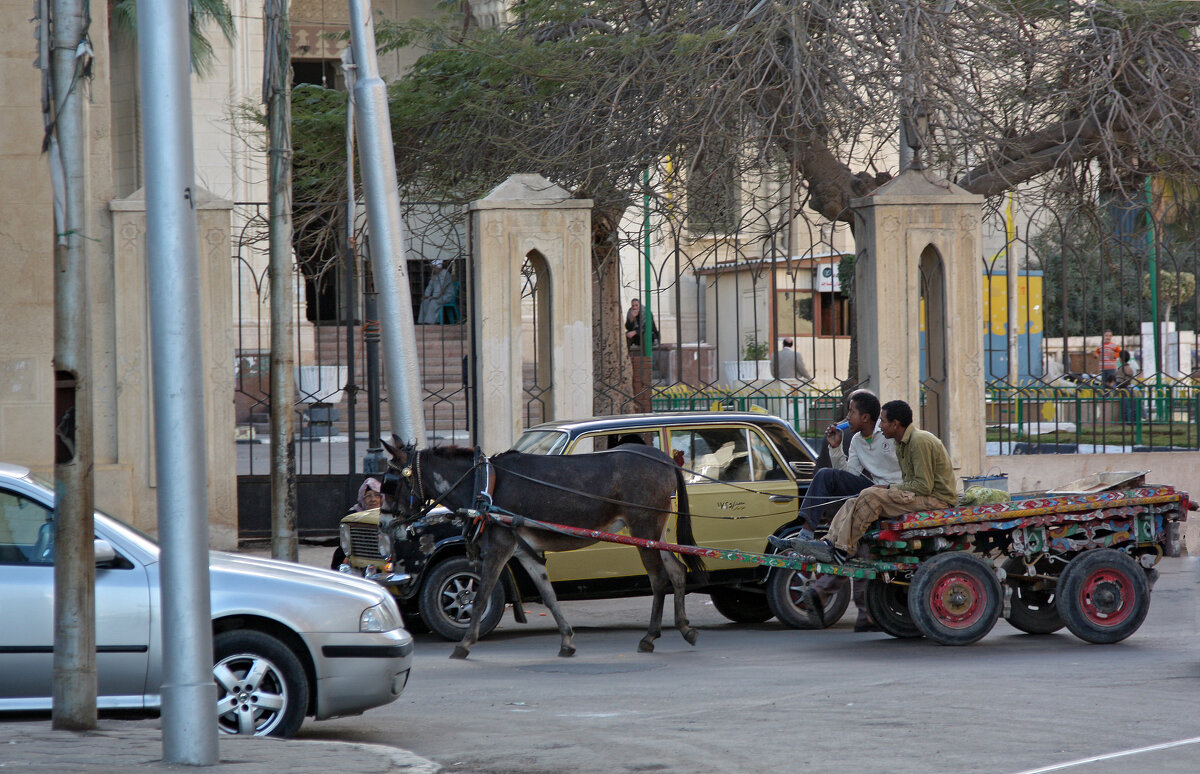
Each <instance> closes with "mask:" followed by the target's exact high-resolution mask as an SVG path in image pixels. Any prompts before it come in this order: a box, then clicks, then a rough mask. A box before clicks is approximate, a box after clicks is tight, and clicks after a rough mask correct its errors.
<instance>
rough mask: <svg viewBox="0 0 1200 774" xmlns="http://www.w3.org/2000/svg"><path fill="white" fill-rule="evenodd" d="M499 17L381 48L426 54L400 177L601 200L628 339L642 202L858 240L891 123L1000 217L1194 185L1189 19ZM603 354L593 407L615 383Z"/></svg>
mask: <svg viewBox="0 0 1200 774" xmlns="http://www.w3.org/2000/svg"><path fill="white" fill-rule="evenodd" d="M512 16H513V20H512V21H511V23H509V24H508V25H506V26H504V27H501V28H497V29H478V28H475V27H472V26H471V25H470V24H469V17H467V21H466V22H464V19H463V16H462V15H459V16H458V17H457V18H450V19H448V20H444V21H442V22H440V23H434V24H429V23H413V24H409V25H405V26H403V27H399V28H397V29H395V30H393V31H391V32H390V33H388V32H387V31H381V33H380V37H379V39H380V41H381V42H383V44H384V45H385V46H395V45H401V44H417V45H420V46H422V47H424V48H425V50H426V53H425V55H424V56H422V57H421V58H420V60H419V61H418V62H417V63H416V65H415V66H414V67H413V69H412V71H411V72H410V73H409V74H407V75H406V76H404V77H403V78H401V79H400V80H398V81H397V82H396V83H395V84H393V85H392V90H391V99H392V111H393V113H392V121H393V127H394V129H395V132H396V151H397V165H398V170H399V174H400V175H401V177H402V182H403V183H404V184H405V185H408V186H410V187H412V188H413V189H414V190H423V191H437V192H439V193H441V194H442V195H445V194H446V193H457V194H459V195H461V196H463V197H464V198H466V197H473V196H476V195H478V194H480V193H482V192H484V191H486V190H488V189H489V188H490V187H492V186H494V185H495V184H497V183H498V182H500V181H501V180H503V179H504V178H505V177H506V176H507V175H508V174H511V173H513V172H521V171H530V170H535V171H538V172H540V173H542V174H544V175H545V176H547V177H548V178H550V179H552V180H554V181H555V182H557V183H560V184H563V185H566V186H568V187H569V188H571V190H573V191H574V192H575V193H576V194H577V195H578V196H580V197H586V198H591V199H593V200H594V201H595V202H596V211H595V213H596V214H595V219H594V220H595V224H596V226H595V233H594V235H593V236H594V249H593V268H594V270H595V276H596V281H597V285H598V291H599V292H598V293H597V294H596V298H597V319H598V320H599V319H601V317H603V318H604V319H608V320H614V321H615V320H617V319H619V317H620V314H619V308H616V307H615V304H616V295H617V291H618V288H619V285H618V282H617V278H616V277H615V271H614V265H615V261H614V255H615V250H616V246H617V245H616V235H617V229H616V227H617V224H618V222H619V218H620V214H621V213H622V212H624V211H625V209H626V208H627V207H629V206H630V205H631V204H633V203H635V202H636V201H637V197H639V196H640V195H641V193H642V183H641V179H642V175H643V172H644V171H645V170H647V169H649V170H651V172H652V180H653V181H654V188H653V190H652V191H651V192H650V193H651V194H652V195H655V196H659V195H662V194H665V193H667V192H674V196H675V199H674V200H672V201H667V200H666V199H665V198H659V199H657V205H656V206H657V207H658V208H659V209H660V211H662V212H664V213H670V212H672V211H673V208H675V207H677V204H678V197H679V192H681V191H685V190H686V191H688V193H693V194H694V192H695V191H696V190H697V189H696V187H695V185H694V183H695V182H696V181H704V180H717V179H718V178H720V179H722V180H733V181H737V180H747V179H755V180H760V181H762V180H767V181H774V183H776V184H777V185H775V187H774V188H771V186H767V190H776V191H778V194H777V196H776V201H775V202H774V206H779V207H785V206H786V207H788V208H789V211H788V214H789V215H791V216H793V217H801V216H802V213H801V210H802V209H805V208H806V209H807V210H808V212H810V213H813V214H815V215H816V216H817V217H818V218H823V219H826V220H827V221H844V222H852V213H851V209H850V201H851V200H852V199H853V198H855V197H859V196H864V195H866V194H869V193H870V192H872V191H873V190H874V189H875V188H877V187H878V186H879V185H881V184H883V183H884V182H886V181H887V180H889V179H890V178H891V177H892V176H893V174H894V173H895V172H896V171H897V169H896V168H895V165H894V158H895V152H896V149H897V147H898V145H899V136H898V129H897V127H898V125H899V124H900V118H901V117H902V116H903V117H905V118H907V119H908V120H907V121H906V122H905V125H906V126H907V127H909V132H908V136H907V139H908V142H909V144H914V145H915V144H921V145H923V146H924V150H923V151H922V156H923V159H924V161H925V164H926V166H927V167H932V168H933V169H934V170H935V171H936V172H937V173H938V174H940V175H942V176H945V177H947V178H949V179H951V180H955V181H956V182H957V183H958V184H959V185H960V186H962V187H963V188H965V189H967V190H968V191H971V192H974V193H980V194H984V195H985V196H988V197H992V200H991V202H990V204H991V206H996V205H997V204H998V201H999V194H1001V193H1003V192H1005V191H1007V190H1009V189H1011V188H1012V187H1014V186H1017V185H1021V186H1022V195H1023V197H1024V198H1025V199H1027V200H1028V199H1032V198H1036V197H1038V196H1043V197H1045V198H1046V199H1047V201H1049V200H1050V199H1051V197H1054V198H1057V199H1070V200H1071V201H1072V202H1074V203H1076V204H1078V203H1085V204H1088V205H1089V206H1093V207H1095V208H1097V209H1099V208H1100V204H1099V203H1100V202H1102V201H1106V200H1110V199H1120V200H1125V201H1136V200H1138V197H1140V196H1141V191H1142V187H1143V182H1144V180H1145V178H1146V176H1148V175H1156V176H1165V177H1170V178H1172V179H1175V180H1179V181H1182V182H1183V184H1185V185H1194V184H1195V181H1196V180H1197V179H1198V177H1200V175H1198V172H1200V116H1198V115H1197V110H1198V108H1197V105H1200V99H1198V97H1200V42H1198V38H1197V36H1196V35H1195V34H1194V31H1195V29H1196V28H1197V26H1198V25H1200V7H1197V4H1192V3H1182V2H1161V1H1159V2H1154V1H1151V2H1130V1H1126V0H1093V1H1085V0H978V1H976V2H970V3H967V2H954V1H953V0H937V1H936V2H934V1H933V0H929V1H925V0H905V1H899V0H857V1H852V0H792V1H791V2H775V3H772V2H760V3H747V2H741V1H739V0H714V1H713V2H706V3H687V4H680V3H678V2H674V1H673V0H642V1H641V2H639V3H632V2H628V0H592V2H588V3H578V2H575V1H574V0H524V2H519V3H517V4H515V5H514V6H513V10H512ZM685 181H688V182H690V183H692V184H693V185H685ZM735 184H736V183H735ZM714 190H715V194H714V195H716V196H718V197H719V196H720V186H719V185H718V186H715V188H714ZM793 192H794V194H795V195H794V196H790V195H791V194H792V193H793ZM769 195H770V194H769V193H768V196H769ZM789 202H792V203H790V204H789ZM770 206H771V205H770V203H768V205H767V209H769V208H770ZM704 207H705V202H704V201H697V200H696V197H695V196H694V195H693V196H692V197H689V201H688V205H687V209H689V210H694V211H696V212H702V211H704ZM708 211H710V212H712V211H718V209H717V208H713V207H709V208H708ZM790 220H791V218H790V217H785V218H779V219H776V220H775V221H773V222H774V223H775V224H785V223H787V222H789V221H790ZM772 227H779V226H778V225H776V226H772ZM613 341H619V336H616V335H613V336H606V335H605V334H604V332H601V346H600V347H599V350H600V352H599V355H598V362H597V374H598V375H599V378H598V383H599V389H604V388H605V387H608V386H611V385H612V384H613V383H614V382H623V381H624V377H623V376H621V377H617V376H614V374H621V373H623V371H622V369H623V365H622V358H623V352H621V351H620V348H619V347H613V346H610V342H613ZM597 407H598V409H603V406H602V405H601V404H600V403H598V405H597Z"/></svg>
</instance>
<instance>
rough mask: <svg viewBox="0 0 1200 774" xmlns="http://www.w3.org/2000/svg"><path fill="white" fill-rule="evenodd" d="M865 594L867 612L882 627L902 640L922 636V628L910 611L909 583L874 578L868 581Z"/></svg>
mask: <svg viewBox="0 0 1200 774" xmlns="http://www.w3.org/2000/svg"><path fill="white" fill-rule="evenodd" d="M865 596H866V600H867V613H869V614H870V616H871V620H873V621H874V622H875V624H876V625H877V626H878V627H879V628H880V629H883V630H884V631H885V632H887V633H888V634H890V635H892V636H893V637H898V638H900V639H902V640H908V639H913V638H916V637H920V636H921V630H920V629H918V628H917V624H916V623H915V622H914V621H913V619H912V615H910V614H909V612H908V586H907V585H905V584H902V583H884V582H883V580H881V579H880V578H872V579H871V580H870V581H868V582H867V590H866V594H865Z"/></svg>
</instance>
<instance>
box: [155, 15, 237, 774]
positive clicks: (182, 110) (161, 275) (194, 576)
mask: <svg viewBox="0 0 1200 774" xmlns="http://www.w3.org/2000/svg"><path fill="white" fill-rule="evenodd" d="M137 22H138V24H137V29H138V65H139V72H140V75H141V82H142V136H143V137H144V138H145V140H144V144H143V158H144V164H145V170H146V189H145V190H146V263H147V269H148V272H147V274H148V279H149V286H150V290H149V303H150V355H151V357H150V360H151V362H152V364H153V379H154V453H155V464H156V479H157V484H158V497H157V502H158V535H159V545H160V558H161V561H160V562H159V563H160V565H161V569H160V571H159V572H160V576H161V579H162V616H161V618H162V642H163V648H162V651H163V670H162V675H163V681H162V689H161V693H162V743H163V762H164V763H168V764H171V763H183V764H188V765H193V766H211V765H213V764H215V763H216V762H217V760H218V758H219V751H218V748H217V713H216V704H217V690H216V685H215V684H214V683H213V671H212V667H213V648H212V619H211V615H212V604H211V600H210V592H209V585H208V491H207V482H208V466H207V463H206V462H205V454H204V450H205V448H207V443H206V440H205V428H204V374H203V372H202V369H201V362H200V359H199V358H197V357H195V356H194V354H193V353H194V351H195V347H196V342H197V341H198V340H199V338H200V335H199V334H200V330H201V326H200V299H199V287H200V271H199V263H200V261H199V258H200V256H199V253H200V251H199V245H198V244H197V240H196V209H195V206H196V202H195V198H194V197H195V190H196V187H195V164H194V161H193V158H192V92H191V82H190V80H189V69H190V67H189V65H190V51H191V46H190V35H189V33H188V11H187V6H186V5H185V4H184V3H177V2H167V0H141V2H139V3H138V4H137ZM215 324H217V325H224V324H226V321H224V320H218V321H216V323H215ZM222 442H225V440H224V439H222Z"/></svg>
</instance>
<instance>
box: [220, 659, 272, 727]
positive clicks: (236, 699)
mask: <svg viewBox="0 0 1200 774" xmlns="http://www.w3.org/2000/svg"><path fill="white" fill-rule="evenodd" d="M213 677H214V678H216V680H217V685H218V686H220V687H219V689H218V690H220V691H223V692H224V695H223V696H221V697H220V698H219V699H218V700H217V723H218V725H219V726H220V728H221V731H223V732H225V733H226V734H253V735H261V736H265V735H267V734H269V733H271V731H272V730H273V729H274V728H275V727H276V726H277V725H279V721H280V719H281V718H282V717H283V715H282V714H281V712H282V710H283V708H284V707H286V706H287V701H288V691H287V685H286V684H285V683H284V682H283V679H282V678H281V677H280V675H279V669H278V668H276V666H275V665H274V664H272V663H271V662H270V661H267V660H266V659H265V658H262V657H261V656H255V655H254V654H251V653H239V654H237V655H235V656H230V657H229V658H225V659H222V660H221V662H220V663H218V664H217V665H216V666H215V667H213Z"/></svg>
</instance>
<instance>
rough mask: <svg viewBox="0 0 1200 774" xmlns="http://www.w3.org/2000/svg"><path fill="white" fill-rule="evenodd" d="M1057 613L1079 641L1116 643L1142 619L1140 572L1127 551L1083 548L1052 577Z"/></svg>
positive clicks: (1146, 599)
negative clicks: (1056, 587)
mask: <svg viewBox="0 0 1200 774" xmlns="http://www.w3.org/2000/svg"><path fill="white" fill-rule="evenodd" d="M1057 604H1058V614H1059V615H1061V616H1062V618H1063V621H1065V622H1066V624H1067V628H1068V629H1070V630H1071V633H1072V634H1074V635H1075V636H1076V637H1078V638H1079V639H1081V640H1084V641H1085V642H1094V643H1098V644H1103V643H1110V642H1120V641H1121V640H1123V639H1125V638H1126V637H1128V636H1129V635H1131V634H1133V633H1134V632H1136V631H1137V630H1138V628H1139V627H1140V626H1141V625H1142V621H1144V620H1146V613H1147V611H1148V610H1149V609H1150V587H1149V585H1148V584H1147V583H1146V572H1145V571H1144V570H1143V569H1142V568H1141V567H1139V566H1138V564H1137V562H1135V561H1133V559H1131V558H1130V557H1129V555H1128V554H1124V553H1122V552H1120V551H1114V550H1113V549H1111V548H1099V549H1093V550H1091V551H1084V552H1083V553H1082V554H1080V555H1079V556H1076V557H1075V558H1074V559H1072V560H1071V561H1070V562H1069V563H1068V564H1067V567H1066V569H1065V570H1063V573H1062V575H1061V576H1060V577H1059V579H1058V602H1057Z"/></svg>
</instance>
